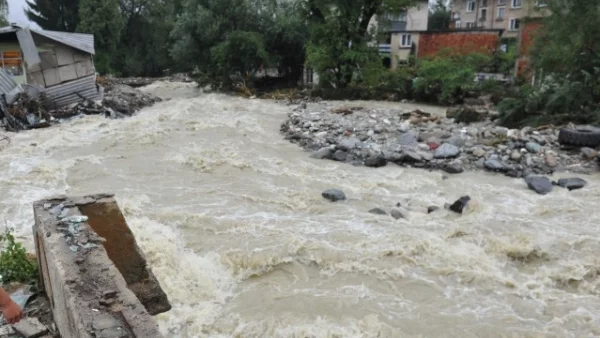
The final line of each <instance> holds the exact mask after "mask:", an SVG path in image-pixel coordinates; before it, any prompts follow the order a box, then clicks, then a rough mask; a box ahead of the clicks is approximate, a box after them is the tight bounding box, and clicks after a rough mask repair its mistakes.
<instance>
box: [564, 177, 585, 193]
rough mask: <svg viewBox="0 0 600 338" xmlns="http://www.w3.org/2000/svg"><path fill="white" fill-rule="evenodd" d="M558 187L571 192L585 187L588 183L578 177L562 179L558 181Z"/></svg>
mask: <svg viewBox="0 0 600 338" xmlns="http://www.w3.org/2000/svg"><path fill="white" fill-rule="evenodd" d="M558 185H559V186H561V187H563V188H566V189H569V191H571V190H577V189H581V188H583V187H585V186H586V185H587V181H586V180H584V179H582V178H578V177H573V178H561V179H560V180H558Z"/></svg>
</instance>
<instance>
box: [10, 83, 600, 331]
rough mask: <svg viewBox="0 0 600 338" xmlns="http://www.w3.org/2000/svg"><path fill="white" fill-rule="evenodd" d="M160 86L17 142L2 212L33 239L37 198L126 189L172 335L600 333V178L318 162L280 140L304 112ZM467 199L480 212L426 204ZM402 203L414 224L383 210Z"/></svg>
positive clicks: (126, 206)
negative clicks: (124, 115)
mask: <svg viewBox="0 0 600 338" xmlns="http://www.w3.org/2000/svg"><path fill="white" fill-rule="evenodd" d="M144 90H146V91H148V92H152V93H155V94H158V95H160V96H162V97H164V98H170V100H167V101H164V102H161V103H159V104H157V105H155V106H153V107H151V108H147V109H145V110H143V111H142V112H140V113H139V114H138V115H136V116H135V117H132V118H129V119H125V120H107V119H104V118H102V117H98V116H95V117H94V116H90V117H84V118H81V119H76V120H73V121H70V122H68V123H65V124H62V125H60V126H56V127H53V128H49V129H43V130H34V131H30V132H25V133H20V134H16V135H10V136H11V138H12V143H11V144H10V145H7V146H3V147H2V149H1V150H0V194H1V196H2V199H1V202H0V216H1V217H2V219H3V220H6V222H7V224H8V225H9V226H10V227H13V228H15V229H16V232H17V235H18V236H19V238H20V239H22V240H24V241H26V243H27V246H28V248H29V249H33V244H32V243H31V224H32V223H33V214H32V202H33V201H35V200H39V199H42V198H45V197H48V196H49V195H53V194H69V195H81V194H92V193H99V192H114V193H116V197H117V199H118V201H119V203H120V206H121V208H122V209H123V211H124V213H125V216H126V218H127V221H128V222H129V225H130V226H131V228H132V230H133V232H134V234H135V236H136V239H137V241H138V243H139V245H140V246H141V247H142V249H143V250H144V251H145V253H146V255H147V258H148V259H149V261H150V263H151V265H152V268H153V271H154V273H155V274H156V276H157V278H158V279H159V280H160V282H161V284H162V286H163V288H164V289H165V291H166V293H167V294H168V296H169V298H170V300H171V302H172V303H173V309H172V310H171V311H170V312H168V313H165V314H161V315H158V316H157V317H156V318H157V320H158V322H159V324H160V327H161V330H162V331H163V333H164V334H165V336H167V337H298V338H300V337H302V338H304V337H461V338H463V337H595V336H599V335H600V297H599V295H598V294H599V292H600V278H599V277H598V274H599V271H600V258H599V257H600V237H599V236H598V227H599V226H600V211H599V204H598V201H599V197H600V178H599V176H598V175H593V176H589V177H586V179H587V180H588V181H589V186H588V187H586V188H585V189H583V190H579V191H573V192H568V191H566V190H555V191H554V192H553V193H552V194H550V195H547V196H539V195H536V194H534V193H533V192H531V191H529V190H528V189H527V188H526V185H525V183H524V182H523V181H522V180H519V179H510V178H507V177H504V176H498V175H492V174H486V173H465V174H462V175H458V176H452V177H450V178H449V179H447V180H443V179H442V174H441V173H439V172H427V171H423V170H416V169H415V170H413V169H406V168H400V167H397V166H393V165H390V166H387V167H385V168H381V169H369V168H361V167H352V166H349V165H345V164H339V163H335V162H331V161H320V160H314V159H310V158H309V157H308V155H307V153H305V152H304V151H302V150H301V149H300V148H299V147H297V146H295V145H293V144H290V143H289V142H287V141H285V140H284V139H283V138H282V137H281V136H280V134H279V126H280V124H281V123H282V122H283V121H284V120H285V118H286V114H287V113H288V112H289V111H290V109H291V108H292V107H288V106H285V105H281V104H278V103H275V102H270V101H261V100H246V99H241V98H234V97H228V96H224V95H219V94H202V93H200V92H198V91H197V90H196V89H195V88H194V87H193V86H192V85H190V84H179V83H157V84H153V85H151V86H149V87H146V88H144ZM365 104H369V103H365ZM380 105H385V106H389V105H393V104H380ZM427 109H428V107H422V110H427ZM567 176H569V175H568V174H558V175H556V177H567ZM326 188H340V189H342V190H344V191H345V192H346V194H347V195H348V197H349V200H348V201H347V202H345V203H339V204H332V203H327V202H325V201H324V200H323V199H322V198H321V196H320V194H321V192H322V191H323V190H324V189H326ZM467 194H468V195H470V196H471V197H472V198H473V200H474V203H473V204H472V205H471V206H470V208H469V210H468V212H467V213H466V214H465V215H463V216H458V215H454V214H451V213H448V212H446V211H441V212H438V213H434V214H431V215H427V214H426V209H427V207H428V206H430V205H438V206H442V205H443V204H444V203H446V202H451V201H453V200H455V199H457V198H458V197H460V196H462V195H467ZM398 202H400V203H401V204H402V205H403V206H405V207H407V208H409V209H411V210H412V211H411V213H410V215H409V217H408V218H407V219H403V220H398V221H395V220H393V219H392V218H390V217H384V216H376V215H371V214H369V213H368V212H367V211H368V210H369V209H371V208H374V207H382V208H385V209H388V210H389V209H390V208H391V207H392V206H394V205H396V203H398Z"/></svg>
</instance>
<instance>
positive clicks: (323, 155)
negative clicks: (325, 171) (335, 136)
mask: <svg viewBox="0 0 600 338" xmlns="http://www.w3.org/2000/svg"><path fill="white" fill-rule="evenodd" d="M310 157H312V158H316V159H319V160H322V159H331V158H332V157H333V149H331V148H329V147H325V148H321V149H319V150H317V151H315V152H313V153H312V154H310Z"/></svg>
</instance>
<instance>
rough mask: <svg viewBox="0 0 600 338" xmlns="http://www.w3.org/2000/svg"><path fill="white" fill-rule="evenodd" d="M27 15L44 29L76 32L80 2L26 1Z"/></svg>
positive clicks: (77, 0)
mask: <svg viewBox="0 0 600 338" xmlns="http://www.w3.org/2000/svg"><path fill="white" fill-rule="evenodd" d="M26 3H27V8H26V9H25V14H26V15H27V17H28V18H29V20H31V21H33V22H35V23H37V24H38V25H39V26H40V27H42V28H43V29H48V30H57V31H65V32H74V31H75V29H76V28H77V25H78V24H79V0H26Z"/></svg>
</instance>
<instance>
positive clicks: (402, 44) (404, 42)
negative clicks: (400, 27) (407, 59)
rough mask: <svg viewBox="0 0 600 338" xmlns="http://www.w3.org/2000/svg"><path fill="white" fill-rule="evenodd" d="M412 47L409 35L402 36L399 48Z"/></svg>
mask: <svg viewBox="0 0 600 338" xmlns="http://www.w3.org/2000/svg"><path fill="white" fill-rule="evenodd" d="M411 46H412V36H411V35H410V34H402V39H400V47H411Z"/></svg>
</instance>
